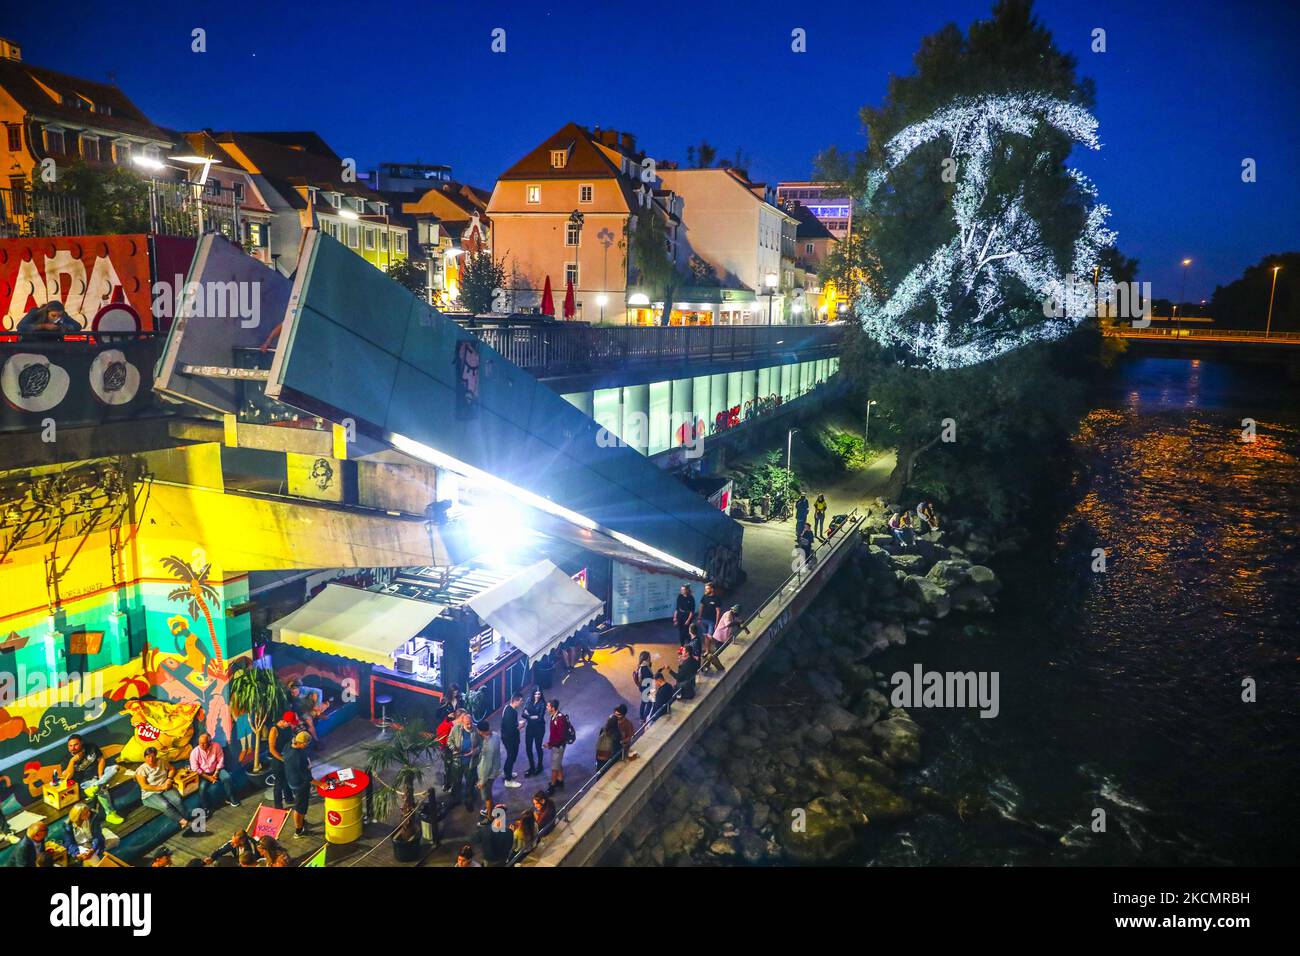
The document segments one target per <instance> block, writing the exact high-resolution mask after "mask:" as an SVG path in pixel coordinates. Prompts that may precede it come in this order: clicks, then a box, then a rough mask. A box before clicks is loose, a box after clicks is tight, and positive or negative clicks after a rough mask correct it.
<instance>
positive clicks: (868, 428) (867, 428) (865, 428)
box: [862, 398, 876, 451]
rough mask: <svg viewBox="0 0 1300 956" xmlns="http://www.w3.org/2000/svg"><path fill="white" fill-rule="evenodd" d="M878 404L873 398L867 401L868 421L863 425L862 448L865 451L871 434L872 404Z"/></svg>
mask: <svg viewBox="0 0 1300 956" xmlns="http://www.w3.org/2000/svg"><path fill="white" fill-rule="evenodd" d="M874 404H876V400H875V399H874V398H873V399H871V400H870V401H869V402H867V423H866V424H865V425H863V426H862V448H863V450H864V451H865V450H866V447H867V436H868V435H869V434H871V406H872V405H874Z"/></svg>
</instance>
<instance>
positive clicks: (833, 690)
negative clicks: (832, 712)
mask: <svg viewBox="0 0 1300 956" xmlns="http://www.w3.org/2000/svg"><path fill="white" fill-rule="evenodd" d="M800 676H801V677H803V679H804V683H806V684H807V685H808V686H809V687H811V688H812V689H813V690H814V691H816V692H817V693H818V694H820V695H821V696H822V697H825V698H827V699H828V700H838V699H839V698H840V697H842V696H843V695H844V685H843V684H841V683H840V682H839V681H838V680H837V679H836V678H835V677H832V676H831V675H830V674H827V673H826V672H825V671H820V670H809V671H803V672H802V673H801V674H800Z"/></svg>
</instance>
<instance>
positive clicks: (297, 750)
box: [284, 730, 316, 837]
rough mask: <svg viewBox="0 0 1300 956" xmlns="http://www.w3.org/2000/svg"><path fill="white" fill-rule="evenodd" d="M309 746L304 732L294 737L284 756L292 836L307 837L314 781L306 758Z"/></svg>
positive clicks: (309, 738) (309, 736) (309, 739)
mask: <svg viewBox="0 0 1300 956" xmlns="http://www.w3.org/2000/svg"><path fill="white" fill-rule="evenodd" d="M310 744H311V734H309V733H307V731H305V730H300V731H298V733H297V734H295V735H294V738H293V744H292V745H291V746H290V747H289V752H288V753H287V754H285V755H284V776H285V783H286V784H287V785H288V787H289V792H290V794H291V795H292V796H293V835H294V836H295V837H302V836H306V835H307V805H308V803H309V802H310V801H311V790H312V787H313V786H314V785H315V784H316V781H315V780H313V779H312V776H311V760H310V759H309V758H308V756H307V747H308V746H310Z"/></svg>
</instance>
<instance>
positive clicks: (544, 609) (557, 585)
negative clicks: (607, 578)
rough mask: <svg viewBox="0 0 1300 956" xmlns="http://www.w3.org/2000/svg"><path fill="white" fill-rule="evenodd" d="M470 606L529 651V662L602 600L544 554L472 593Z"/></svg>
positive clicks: (592, 616)
mask: <svg viewBox="0 0 1300 956" xmlns="http://www.w3.org/2000/svg"><path fill="white" fill-rule="evenodd" d="M468 604H469V607H470V608H471V609H472V610H473V611H474V613H475V614H477V615H478V616H479V617H481V618H482V619H483V620H485V621H487V622H488V623H489V624H491V625H492V626H493V627H494V628H496V629H497V630H498V631H500V632H501V635H502V636H503V637H504V638H505V639H506V640H507V641H509V642H510V643H511V644H513V645H514V646H515V647H517V648H519V650H521V651H523V652H524V653H525V654H527V655H528V663H529V664H530V665H531V664H532V663H533V662H534V661H536V660H537V659H538V658H540V657H541V656H542V655H544V654H545V653H546V652H547V651H549V650H550V649H551V648H553V647H555V645H557V644H559V643H561V642H562V641H565V640H567V639H568V638H570V637H572V636H573V635H574V634H575V633H577V631H578V629H579V628H580V627H582V626H583V625H586V624H590V623H591V622H592V621H594V620H596V618H598V617H600V615H601V613H602V612H603V611H604V609H605V602H604V601H602V600H601V599H600V598H598V597H596V596H595V595H593V594H591V592H589V591H588V590H587V589H586V588H583V587H580V586H579V585H577V584H575V583H574V582H573V580H572V579H571V578H570V577H569V576H568V575H567V574H565V573H564V572H563V571H561V570H560V569H559V568H557V567H556V566H555V565H554V564H552V563H551V562H550V561H546V560H542V561H538V562H537V563H536V564H534V565H531V566H530V567H527V568H525V569H524V570H522V571H520V572H519V573H518V574H516V575H515V576H514V577H512V578H508V579H506V580H505V581H502V582H501V583H500V584H498V585H496V586H495V587H492V588H489V589H488V590H486V591H484V592H483V593H482V594H479V595H477V596H475V597H472V598H470V600H469V601H468Z"/></svg>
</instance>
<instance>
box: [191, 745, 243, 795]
mask: <svg viewBox="0 0 1300 956" xmlns="http://www.w3.org/2000/svg"><path fill="white" fill-rule="evenodd" d="M190 769H191V770H193V771H194V772H195V773H197V774H198V775H199V794H200V799H201V800H202V802H203V807H204V809H206V810H207V811H208V812H211V811H213V810H215V809H216V808H217V802H216V801H215V800H212V799H210V798H211V797H212V794H213V791H215V790H216V789H217V786H218V785H220V786H221V787H222V788H223V789H224V790H225V792H226V805H227V806H231V807H237V806H239V801H238V800H236V799H235V785H234V782H233V781H232V780H231V778H230V771H229V770H227V769H226V750H225V748H224V747H222V746H221V745H220V744H219V743H217V742H216V741H214V740H213V739H212V735H211V734H209V733H202V734H199V742H198V746H196V747H195V748H194V749H193V750H191V751H190Z"/></svg>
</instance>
